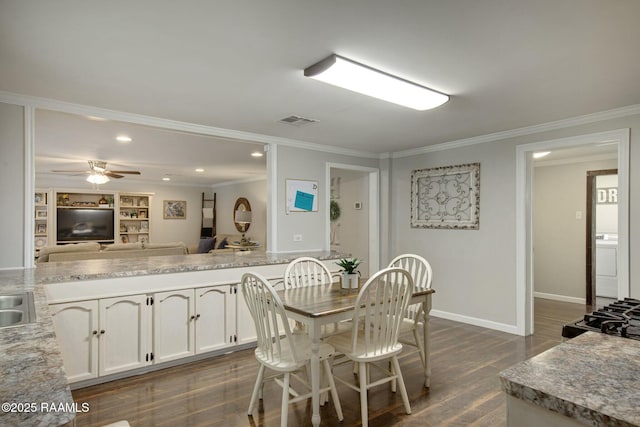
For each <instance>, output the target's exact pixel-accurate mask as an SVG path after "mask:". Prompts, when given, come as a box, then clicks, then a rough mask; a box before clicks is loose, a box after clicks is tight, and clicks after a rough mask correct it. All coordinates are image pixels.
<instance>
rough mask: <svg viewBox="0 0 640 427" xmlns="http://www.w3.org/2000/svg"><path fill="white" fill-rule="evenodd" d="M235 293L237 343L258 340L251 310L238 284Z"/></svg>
mask: <svg viewBox="0 0 640 427" xmlns="http://www.w3.org/2000/svg"><path fill="white" fill-rule="evenodd" d="M237 289H238V294H237V300H238V301H237V305H236V306H237V315H236V330H237V334H238V344H249V343H252V342H256V341H257V340H258V335H257V334H256V326H255V323H254V322H253V318H252V317H251V312H250V311H249V308H248V307H247V303H246V302H245V300H244V296H243V295H242V286H240V285H238V286H237Z"/></svg>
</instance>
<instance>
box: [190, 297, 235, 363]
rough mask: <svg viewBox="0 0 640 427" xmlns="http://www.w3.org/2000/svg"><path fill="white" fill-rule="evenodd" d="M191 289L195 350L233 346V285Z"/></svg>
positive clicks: (201, 351) (200, 351)
mask: <svg viewBox="0 0 640 427" xmlns="http://www.w3.org/2000/svg"><path fill="white" fill-rule="evenodd" d="M194 292H195V308H196V318H195V322H194V323H195V330H196V353H204V352H207V351H213V350H218V349H221V348H225V347H229V346H230V345H234V344H235V341H236V296H237V293H236V292H237V286H230V285H225V286H210V287H206V288H196V289H195V290H194ZM243 303H244V301H243Z"/></svg>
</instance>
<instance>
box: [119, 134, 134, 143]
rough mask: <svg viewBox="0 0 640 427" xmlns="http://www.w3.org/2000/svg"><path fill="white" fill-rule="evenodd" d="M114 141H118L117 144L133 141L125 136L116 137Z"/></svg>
mask: <svg viewBox="0 0 640 427" xmlns="http://www.w3.org/2000/svg"><path fill="white" fill-rule="evenodd" d="M116 140H117V141H119V142H131V141H133V140H132V139H131V137H130V136H127V135H118V136H117V137H116Z"/></svg>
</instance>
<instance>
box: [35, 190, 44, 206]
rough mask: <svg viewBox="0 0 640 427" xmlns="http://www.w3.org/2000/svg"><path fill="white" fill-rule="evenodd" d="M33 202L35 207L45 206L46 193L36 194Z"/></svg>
mask: <svg viewBox="0 0 640 427" xmlns="http://www.w3.org/2000/svg"><path fill="white" fill-rule="evenodd" d="M34 202H35V204H36V205H46V204H47V193H41V192H37V193H36V194H35V198H34Z"/></svg>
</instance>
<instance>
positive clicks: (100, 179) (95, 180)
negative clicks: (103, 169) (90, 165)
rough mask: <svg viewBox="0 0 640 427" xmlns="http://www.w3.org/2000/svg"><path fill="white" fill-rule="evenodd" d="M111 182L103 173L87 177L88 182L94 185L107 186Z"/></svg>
mask: <svg viewBox="0 0 640 427" xmlns="http://www.w3.org/2000/svg"><path fill="white" fill-rule="evenodd" d="M109 181H111V180H110V179H109V177H108V176H106V175H103V174H101V173H92V174H91V175H89V176H88V177H87V182H90V183H92V184H98V185H100V184H106V183H107V182H109Z"/></svg>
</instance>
